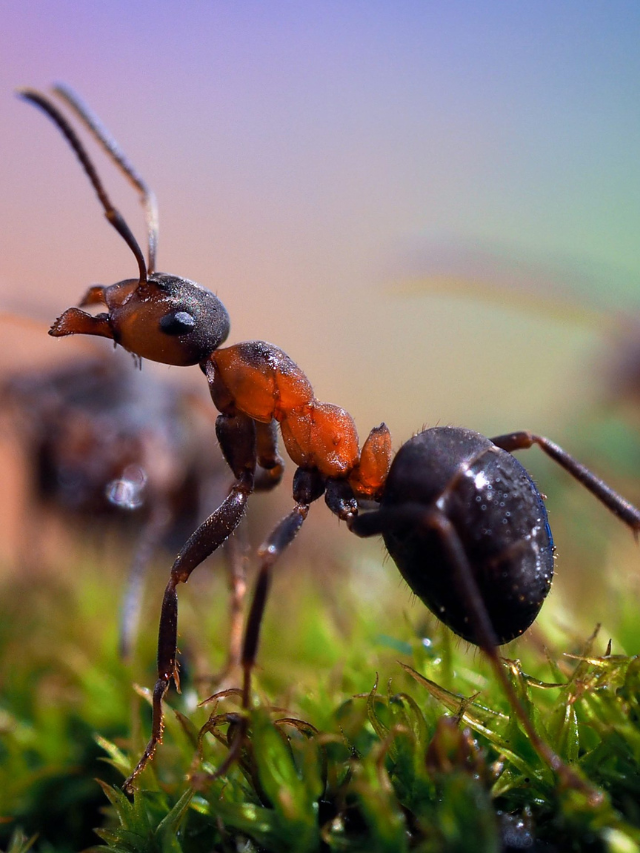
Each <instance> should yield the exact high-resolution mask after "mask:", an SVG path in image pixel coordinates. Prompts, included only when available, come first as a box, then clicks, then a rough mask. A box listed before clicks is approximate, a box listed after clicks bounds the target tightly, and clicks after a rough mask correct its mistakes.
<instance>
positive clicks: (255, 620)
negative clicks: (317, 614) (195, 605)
mask: <svg viewBox="0 0 640 853" xmlns="http://www.w3.org/2000/svg"><path fill="white" fill-rule="evenodd" d="M323 492H324V481H323V478H322V477H321V476H320V474H319V473H318V471H315V470H313V471H306V470H304V469H302V468H298V470H297V471H296V473H295V476H294V479H293V499H294V500H295V502H296V506H295V507H294V508H293V509H292V510H291V512H290V513H289V515H287V516H285V517H284V518H283V519H282V521H280V523H279V524H278V525H277V526H276V528H275V530H274V531H273V532H272V533H271V535H270V536H269V537H268V538H267V539H266V540H265V542H264V543H263V544H262V545H261V547H260V549H259V550H258V556H259V558H260V568H259V569H258V576H257V578H256V582H255V586H254V591H253V600H252V602H251V610H250V611H249V616H248V618H247V627H246V629H245V635H244V642H243V645H242V660H241V664H242V669H243V674H244V679H243V688H242V705H243V708H245V709H247V708H248V707H249V701H250V698H251V671H252V669H253V667H254V666H255V662H256V655H257V652H258V642H259V640H260V628H261V625H262V617H263V615H264V609H265V605H266V603H267V596H268V594H269V587H270V586H271V574H272V569H273V566H274V564H275V562H276V560H277V559H278V558H279V557H280V555H281V554H282V552H283V551H284V550H285V548H287V547H288V546H289V545H290V544H291V543H292V542H293V540H294V539H295V537H296V535H297V533H298V531H299V530H300V528H301V527H302V524H303V522H304V520H305V519H306V517H307V515H308V513H309V505H310V504H311V503H313V501H315V500H317V499H318V498H319V497H320V496H321V495H322V493H323Z"/></svg>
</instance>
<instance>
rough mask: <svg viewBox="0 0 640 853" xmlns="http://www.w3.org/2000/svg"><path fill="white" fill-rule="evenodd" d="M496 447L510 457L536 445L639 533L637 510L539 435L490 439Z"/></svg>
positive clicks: (590, 472) (565, 453)
mask: <svg viewBox="0 0 640 853" xmlns="http://www.w3.org/2000/svg"><path fill="white" fill-rule="evenodd" d="M490 440H491V441H492V442H493V443H494V444H495V445H496V446H497V447H500V448H502V450H506V451H507V452H508V453H512V452H513V451H514V450H528V449H529V448H530V447H533V445H534V444H537V445H538V447H540V448H541V449H542V450H543V451H544V452H545V453H546V454H547V456H550V457H551V459H553V460H554V462H557V463H558V465H561V466H562V467H563V468H564V469H565V471H568V472H569V474H571V476H572V477H575V479H576V480H578V482H580V483H582V485H583V486H584V487H585V488H586V489H588V490H589V491H590V492H591V494H592V495H594V496H595V497H596V498H597V499H598V500H599V501H600V502H601V503H603V504H604V505H605V506H606V507H607V509H608V510H610V512H612V513H613V514H614V515H617V516H618V518H619V519H620V520H621V521H622V522H624V524H626V525H627V526H628V527H630V528H631V529H632V530H633V532H634V533H637V532H638V531H639V530H640V510H639V509H637V508H636V507H635V506H634V505H633V504H632V503H629V501H627V500H625V499H624V498H623V497H622V496H621V495H619V494H618V493H617V492H616V491H614V490H613V489H612V488H611V487H610V486H608V485H607V484H606V483H605V482H604V480H601V479H600V477H596V475H595V474H594V473H593V472H592V471H590V470H589V469H588V468H585V466H584V465H582V464H581V463H580V462H578V461H577V460H576V459H574V458H573V456H570V455H569V454H568V453H567V452H566V450H563V449H562V448H561V447H559V446H558V445H557V444H554V442H553V441H549V439H548V438H545V437H544V436H541V435H534V434H533V433H532V432H527V431H525V430H522V431H520V432H512V433H509V434H508V435H499V436H496V438H492V439H490Z"/></svg>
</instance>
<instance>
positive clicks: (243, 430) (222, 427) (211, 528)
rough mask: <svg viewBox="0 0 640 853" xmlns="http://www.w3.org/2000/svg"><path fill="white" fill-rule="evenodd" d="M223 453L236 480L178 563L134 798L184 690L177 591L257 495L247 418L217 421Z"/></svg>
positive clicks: (166, 602) (163, 618)
mask: <svg viewBox="0 0 640 853" xmlns="http://www.w3.org/2000/svg"><path fill="white" fill-rule="evenodd" d="M216 433H217V436H218V441H219V442H220V447H221V449H222V452H223V454H224V457H225V459H226V460H227V462H228V464H229V466H230V467H231V469H232V470H233V472H234V474H235V475H236V481H235V482H234V484H233V485H232V486H231V489H230V490H229V494H228V495H227V497H226V498H225V500H224V501H223V502H222V503H221V504H220V506H219V507H218V508H217V509H216V511H215V512H214V513H212V515H210V516H209V518H207V519H206V520H205V521H203V523H202V524H201V525H200V527H198V529H197V530H196V531H195V532H194V533H192V534H191V536H190V537H189V539H188V540H187V542H186V544H185V545H184V546H183V547H182V550H181V551H180V553H179V554H178V556H177V557H176V560H175V562H174V564H173V567H172V569H171V575H170V577H169V582H168V584H167V587H166V589H165V592H164V598H163V600H162V609H161V612H160V628H159V632H158V680H157V681H156V684H155V687H154V688H153V703H152V706H153V716H152V723H151V738H150V739H149V742H148V744H147V746H146V748H145V751H144V753H143V754H142V758H141V759H140V761H139V762H138V764H137V765H136V767H135V769H134V771H133V773H132V774H131V775H130V776H129V777H128V779H126V780H125V782H124V785H123V788H124V790H125V791H127V792H128V793H130V792H131V791H132V789H133V782H134V781H135V779H136V777H137V776H139V775H140V773H142V771H143V770H144V768H145V767H146V766H147V764H148V762H149V761H150V760H151V759H152V758H153V756H154V754H155V751H156V748H157V746H158V744H159V743H160V742H161V740H162V730H163V712H162V700H163V699H164V696H165V694H166V692H167V690H168V689H169V684H170V682H171V680H172V679H173V681H174V683H175V685H176V688H178V689H179V685H180V678H179V674H178V662H177V659H176V658H177V646H178V594H177V592H176V587H177V586H178V584H179V583H186V582H187V581H188V580H189V576H190V575H191V572H192V571H193V570H194V569H195V568H197V567H198V566H199V565H200V563H202V561H203V560H205V559H206V558H207V557H208V556H209V555H210V554H212V553H213V552H214V551H215V550H216V548H218V547H219V546H220V545H222V543H223V542H224V541H225V540H226V539H227V538H228V537H229V536H230V535H231V534H232V533H233V531H234V530H235V528H236V527H237V526H238V524H239V522H240V519H241V518H242V516H243V515H244V511H245V508H246V504H247V500H248V498H249V496H250V495H251V493H252V492H253V482H254V475H253V472H254V470H255V464H256V443H255V425H254V422H253V421H252V420H251V418H248V417H247V416H246V415H242V414H239V415H220V416H219V417H218V419H217V421H216Z"/></svg>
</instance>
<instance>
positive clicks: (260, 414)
mask: <svg viewBox="0 0 640 853" xmlns="http://www.w3.org/2000/svg"><path fill="white" fill-rule="evenodd" d="M54 91H55V93H56V94H57V95H58V96H59V97H61V98H62V99H63V100H64V101H65V102H66V103H67V105H68V106H69V107H71V108H72V109H73V111H74V112H75V114H76V116H77V117H78V118H79V119H80V120H81V121H82V122H83V124H84V125H85V126H86V127H87V128H88V129H89V130H90V131H91V132H92V134H93V135H94V137H95V138H96V139H97V140H98V141H99V142H100V143H101V144H102V146H103V147H104V148H105V150H106V151H107V153H108V154H109V155H110V157H111V158H112V159H113V160H114V161H115V163H116V164H117V165H118V166H119V167H120V169H121V170H122V171H123V173H124V174H125V176H126V177H127V178H128V179H129V180H130V181H131V183H133V185H134V186H135V187H136V189H137V190H138V191H139V192H140V195H141V199H142V202H143V205H144V209H145V214H146V223H147V230H148V260H147V261H145V259H144V256H143V253H142V251H141V249H140V247H139V245H138V243H137V242H136V239H135V237H134V236H133V234H132V232H131V231H130V229H129V227H128V225H127V224H126V222H125V221H124V219H123V217H122V216H121V214H120V213H119V212H118V211H117V210H116V208H115V207H114V206H113V204H112V203H111V201H110V199H109V197H108V196H107V194H106V192H105V190H104V188H103V186H102V183H101V181H100V179H99V177H98V174H97V172H96V169H95V167H94V166H93V163H92V161H91V160H90V159H89V156H88V154H87V153H86V151H85V148H84V146H83V145H82V143H81V142H80V140H79V138H78V136H77V135H76V133H75V131H74V130H73V129H72V127H71V125H70V124H69V122H68V121H67V119H66V118H65V117H64V116H63V115H62V113H61V112H60V111H59V110H58V108H57V107H56V106H55V104H54V103H53V101H52V100H51V99H50V98H49V97H47V96H45V95H43V94H41V93H39V92H36V91H33V90H30V89H26V90H22V91H21V92H20V95H21V97H23V98H25V99H26V100H28V101H31V102H32V103H34V104H35V105H36V106H38V107H40V108H41V109H42V110H44V112H45V113H47V114H48V115H49V117H50V118H51V119H53V121H54V122H55V123H56V125H57V126H58V128H59V130H60V131H61V132H62V133H63V135H64V136H65V137H66V139H67V141H68V142H69V144H70V145H71V147H72V148H73V150H74V151H75V153H76V155H77V156H78V158H79V160H80V162H81V163H82V165H83V167H84V169H85V171H86V173H87V175H88V177H89V180H90V181H91V183H92V184H93V187H94V189H95V191H96V193H97V195H98V197H99V199H100V202H101V203H102V206H103V208H104V212H105V215H106V218H107V220H108V221H109V222H110V223H111V225H112V226H113V227H114V228H115V229H116V231H117V232H118V233H119V234H120V236H121V237H122V238H123V239H124V240H125V242H126V243H127V245H128V246H129V248H130V249H131V251H132V252H133V254H134V256H135V258H136V261H137V264H138V277H137V278H133V279H127V280H124V281H121V282H118V283H117V284H113V285H110V286H106V287H103V286H94V287H91V288H90V289H89V291H88V292H87V293H86V295H85V297H84V298H83V300H82V301H81V302H80V305H81V306H83V307H84V306H88V305H102V306H104V307H105V308H106V311H105V312H103V313H99V314H97V315H91V314H88V313H87V312H85V311H82V310H80V309H79V308H69V309H68V310H66V311H65V312H64V313H63V314H62V315H61V316H60V317H59V318H58V319H57V320H56V321H55V323H54V324H53V326H52V327H51V330H50V332H49V334H51V335H53V336H54V337H63V336H65V335H74V334H84V335H97V336H102V337H105V338H109V339H110V340H113V341H114V342H115V343H116V344H121V346H123V347H124V348H125V349H126V350H128V351H129V352H131V353H133V354H134V356H136V357H138V358H148V359H151V360H152V361H157V362H161V363H164V364H172V365H185V366H188V365H196V364H197V365H199V366H200V369H201V370H202V371H203V373H204V374H205V376H206V378H207V382H208V384H209V390H210V393H211V397H212V400H213V403H214V405H215V406H216V408H217V409H218V411H219V412H220V414H219V415H218V418H217V421H216V433H217V437H218V441H219V443H220V447H221V450H222V453H223V455H224V458H225V460H226V462H227V463H228V465H229V467H230V469H231V471H232V472H233V475H234V478H235V479H234V482H233V484H232V485H231V487H230V489H229V492H228V495H227V497H226V498H225V500H224V501H223V502H222V503H221V505H220V506H219V507H218V508H217V509H216V510H215V511H214V512H213V513H212V514H211V515H210V516H209V517H208V518H207V519H206V521H204V522H203V523H202V524H201V525H200V527H198V529H197V530H196V531H195V532H194V533H193V534H192V535H191V537H190V538H189V539H188V541H187V542H186V543H185V545H184V546H183V547H182V549H181V551H180V553H179V554H178V556H177V557H176V560H175V562H174V564H173V567H172V569H171V574H170V577H169V581H168V583H167V587H166V590H165V593H164V599H163V603H162V610H161V616H160V628H159V638H158V680H157V681H156V685H155V687H154V690H153V720H152V732H151V738H150V740H149V743H148V744H147V747H146V749H145V751H144V753H143V755H142V757H141V758H140V761H139V762H138V764H137V766H136V767H135V769H134V770H133V772H132V774H131V775H130V776H129V778H128V779H127V780H126V782H125V783H124V787H125V789H126V790H128V791H131V790H132V787H133V783H134V781H135V780H136V779H137V777H138V776H139V775H140V773H142V771H143V770H144V768H145V767H146V765H147V763H148V762H149V760H150V759H151V758H152V757H153V755H154V753H155V751H156V747H157V745H158V743H160V741H161V739H162V731H163V710H162V702H163V699H164V696H165V694H166V692H167V690H168V687H169V684H170V682H171V681H172V680H173V681H174V682H175V684H176V686H178V685H179V675H178V662H177V648H176V643H177V620H178V597H177V587H178V584H181V583H186V581H187V580H188V579H189V576H190V575H191V572H192V571H193V570H194V569H195V568H196V567H197V566H199V565H200V563H201V562H202V561H203V560H204V559H205V558H206V557H208V556H209V555H210V554H211V553H212V552H213V551H215V550H216V549H217V548H218V547H219V546H220V545H221V544H222V543H223V542H224V541H225V540H226V539H227V538H228V537H229V536H230V535H231V534H232V533H233V531H234V530H235V528H236V527H237V525H238V524H239V522H240V520H241V518H242V516H243V514H244V511H245V508H246V505H247V501H248V499H249V497H250V495H251V494H252V493H253V492H254V491H256V490H258V489H260V490H267V489H272V488H274V487H275V486H277V485H278V483H279V482H280V480H281V478H282V472H283V466H284V463H283V460H282V458H281V457H280V455H279V453H278V436H277V426H278V425H279V426H280V432H281V435H282V440H283V443H284V446H285V449H286V451H287V454H288V455H289V457H290V458H291V460H292V461H293V462H294V464H295V465H296V466H297V470H296V472H295V476H294V479H293V500H294V507H293V509H292V510H291V512H290V513H289V514H288V515H287V516H286V517H285V518H284V519H283V520H282V521H280V523H279V524H278V525H277V526H276V528H275V529H274V530H273V532H272V533H271V535H270V536H269V537H268V538H267V540H266V541H265V543H264V544H263V545H262V547H261V548H260V549H259V551H258V557H259V568H258V575H257V579H256V583H255V589H254V594H253V599H252V603H251V608H250V611H249V615H248V618H247V624H246V628H245V634H244V641H243V647H242V658H241V665H242V671H243V685H242V706H243V710H244V714H243V715H242V717H241V718H240V722H239V724H238V725H237V727H236V732H235V735H234V736H233V738H232V740H231V743H230V746H229V753H228V755H227V758H226V759H225V761H224V762H223V763H222V765H221V766H220V767H219V768H218V771H217V775H220V774H222V773H223V772H225V771H226V770H227V769H228V767H229V766H230V765H231V764H232V762H233V761H235V759H236V758H237V757H238V755H239V752H240V749H241V746H242V741H243V739H244V737H245V735H246V732H247V727H248V714H247V712H248V710H249V707H250V700H251V673H252V670H253V668H254V666H255V662H256V654H257V650H258V642H259V635H260V627H261V623H262V616H263V613H264V609H265V605H266V601H267V597H268V592H269V587H270V583H271V578H272V571H273V567H274V564H275V562H276V560H277V559H278V558H279V556H280V555H281V554H282V552H283V551H284V550H285V549H286V548H287V546H288V545H289V544H290V543H291V542H292V540H293V539H294V537H295V536H296V534H297V533H298V531H299V530H300V528H301V527H302V524H303V522H304V520H305V519H306V517H307V515H308V512H309V507H310V505H311V503H313V502H314V501H316V500H317V499H318V498H320V497H321V496H322V495H323V494H324V496H325V501H326V504H327V506H328V507H329V509H330V510H331V512H332V513H334V514H335V515H336V516H337V517H338V518H339V519H341V520H343V521H345V522H346V523H347V526H348V528H349V530H350V531H351V532H352V533H354V534H355V535H356V536H360V537H369V536H377V535H382V536H383V539H384V542H385V545H386V547H387V550H388V551H389V553H390V554H391V556H392V557H393V560H394V562H395V563H396V565H397V566H398V569H399V570H400V572H401V574H402V576H403V577H404V579H405V580H406V581H407V583H408V584H409V586H410V587H411V589H412V590H413V592H414V593H415V594H416V595H417V596H418V597H419V598H420V599H421V600H422V601H423V602H424V603H425V604H426V606H427V607H428V608H429V609H430V610H431V611H432V612H433V613H434V614H435V615H436V616H437V617H438V619H440V620H441V621H442V622H444V623H445V624H446V625H448V626H449V627H450V628H451V629H452V630H453V631H455V633H457V634H459V635H460V636H461V637H463V638H464V639H465V640H468V641H469V642H470V643H473V644H475V645H477V646H479V647H480V648H481V649H482V650H483V651H484V653H485V654H486V655H487V657H488V659H489V660H490V662H491V664H492V666H493V669H494V670H495V672H496V674H497V677H498V678H499V680H500V682H501V684H502V687H503V689H504V691H505V693H506V695H507V698H508V699H509V702H510V704H511V706H512V708H513V710H514V712H515V713H516V714H517V716H518V718H519V719H520V720H521V722H522V725H523V727H524V728H525V730H526V732H527V734H528V735H529V737H530V739H531V741H532V744H533V746H534V747H535V749H536V750H537V752H538V753H539V755H540V756H541V757H542V759H543V760H544V761H545V762H546V763H547V764H548V765H549V766H550V767H551V768H552V769H553V770H555V771H556V772H558V773H559V774H561V776H563V777H564V779H565V781H569V782H571V783H572V784H575V785H579V784H583V783H581V780H580V779H579V777H578V776H577V775H576V774H575V773H574V772H573V771H572V770H571V768H569V767H568V766H566V765H565V764H564V763H563V762H562V761H561V759H560V758H559V757H558V756H557V755H556V754H555V753H554V751H553V750H552V749H551V747H550V746H549V745H548V744H547V743H546V742H545V741H544V740H543V739H542V738H541V737H540V736H539V735H538V734H537V732H536V730H535V727H534V726H533V723H532V721H531V719H530V717H529V715H528V714H527V712H526V711H525V709H524V707H523V705H522V703H521V701H520V699H519V698H518V696H517V695H516V692H515V690H514V687H513V685H512V683H511V681H510V680H509V678H508V676H507V674H506V673H505V670H504V667H503V665H502V663H501V661H500V657H499V655H498V651H497V649H498V646H500V645H502V644H504V643H508V642H509V641H510V640H513V639H514V638H515V637H518V636H520V635H521V634H522V633H524V631H526V630H527V628H529V626H530V625H531V623H532V622H533V621H534V620H535V618H536V616H537V615H538V612H539V611H540V608H541V606H542V603H543V601H544V599H545V597H546V595H547V593H548V592H549V589H550V587H551V581H552V577H553V568H554V546H553V539H552V535H551V530H550V528H549V523H548V519H547V513H546V510H545V507H544V503H543V500H542V496H541V495H540V493H539V491H538V489H537V488H536V486H535V484H534V483H533V481H532V479H531V477H530V476H529V474H528V473H527V471H526V470H525V469H524V468H523V466H522V465H521V464H520V463H519V462H518V461H517V460H516V459H515V458H514V457H513V456H512V455H511V454H512V452H513V451H515V450H523V449H527V448H530V447H532V446H533V445H537V446H538V447H540V448H541V449H542V450H543V451H544V452H545V453H546V454H547V455H548V456H550V457H551V458H552V459H553V460H554V461H555V462H557V463H558V464H559V465H561V466H562V467H563V468H564V469H565V470H566V471H568V473H569V474H571V475H572V476H573V477H574V478H575V479H576V480H578V481H579V482H580V483H582V485H583V486H585V487H586V488H587V489H588V490H589V491H590V492H591V493H592V494H593V495H594V496H595V497H596V498H598V500H600V501H601V502H602V503H603V504H604V505H605V506H606V507H607V508H608V509H609V510H610V511H611V512H612V513H614V514H615V515H617V516H618V518H620V520H621V521H622V522H623V523H624V524H626V525H627V526H628V527H629V528H630V529H631V530H632V531H633V532H634V533H637V531H638V530H640V511H639V510H638V509H637V508H636V507H634V506H633V505H632V504H630V503H628V502H627V501H626V500H624V499H623V498H622V497H621V496H620V495H618V494H617V493H616V492H615V491H614V490H613V489H611V488H610V487H609V486H607V485H606V484H605V483H604V482H603V481H602V480H601V479H599V478H598V477H596V476H595V475H594V474H593V473H592V472H591V471H589V470H588V469H587V468H585V467H584V466H583V465H581V464H580V463H579V462H577V461H576V460H575V459H573V458H572V457H571V456H570V455H569V454H568V453H567V452H566V451H564V450H563V449H562V448H560V447H558V445H556V444H554V443H553V442H551V441H549V439H547V438H544V437H543V436H539V435H534V434H533V433H531V432H527V431H519V432H513V433H509V434H506V435H501V436H498V437H495V438H492V439H489V438H485V437H484V436H482V435H480V434H479V433H476V432H473V431H471V430H468V429H460V428H453V427H435V428H431V429H425V430H423V431H422V432H420V433H418V434H417V435H415V436H414V437H413V438H411V439H410V440H409V441H407V442H406V443H405V444H403V445H402V447H401V448H400V450H399V451H398V453H397V454H396V455H395V458H393V461H392V450H391V437H390V434H389V431H388V429H387V427H386V426H385V424H381V425H380V426H378V427H375V428H374V429H372V430H371V432H370V433H369V436H368V437H367V439H366V441H365V442H364V445H363V446H362V448H361V449H360V447H359V442H358V435H357V432H356V427H355V423H354V421H353V419H352V418H351V416H350V415H349V414H348V413H347V412H346V411H345V410H344V409H341V408H339V407H338V406H334V405H330V404H328V403H321V402H320V401H318V400H317V399H316V398H315V396H314V394H313V389H312V387H311V384H310V383H309V380H308V379H307V377H306V376H305V374H304V373H303V372H302V370H301V369H300V368H299V367H298V366H297V365H296V364H295V363H294V362H293V361H292V360H291V359H290V358H289V356H287V355H286V354H285V353H284V352H283V351H282V350H280V349H279V348H278V347H276V346H274V345H273V344H269V343H265V342H264V341H248V342H245V343H240V344H234V345H232V346H228V347H225V348H221V345H222V344H223V343H224V341H225V340H226V338H227V336H228V334H229V316H228V314H227V311H226V310H225V308H224V306H223V305H222V303H221V302H220V300H219V299H218V298H217V296H215V295H214V294H213V293H211V292H210V291H208V290H206V289H204V288H203V287H201V286H200V285H198V284H195V283H194V282H192V281H189V280H187V279H185V278H182V277H180V276H175V275H169V274H167V273H160V272H156V270H155V259H156V245H157V233H158V217H157V205H156V201H155V197H154V196H153V193H152V192H151V191H150V190H149V188H148V187H147V185H146V184H145V182H144V181H143V180H142V179H141V178H140V177H139V176H138V174H137V173H136V172H135V170H134V169H133V167H132V166H131V165H130V164H129V163H128V161H127V160H126V158H125V157H124V155H123V154H122V152H121V150H120V148H119V146H118V145H117V143H116V142H115V141H114V140H113V139H112V137H111V136H110V135H109V133H108V132H107V131H106V130H105V129H104V128H103V127H102V125H101V124H100V122H99V121H98V119H97V118H96V117H95V116H94V115H93V114H92V113H91V112H90V111H89V109H88V108H87V107H86V106H85V105H84V104H83V103H82V102H81V101H80V100H79V98H78V97H77V96H76V95H75V94H74V93H73V92H71V91H70V90H69V89H67V88H65V87H60V86H59V87H56V89H55V90H54ZM371 501H374V502H376V503H378V508H377V509H373V510H368V511H365V512H363V513H362V514H359V505H360V502H368V503H369V502H371Z"/></svg>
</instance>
